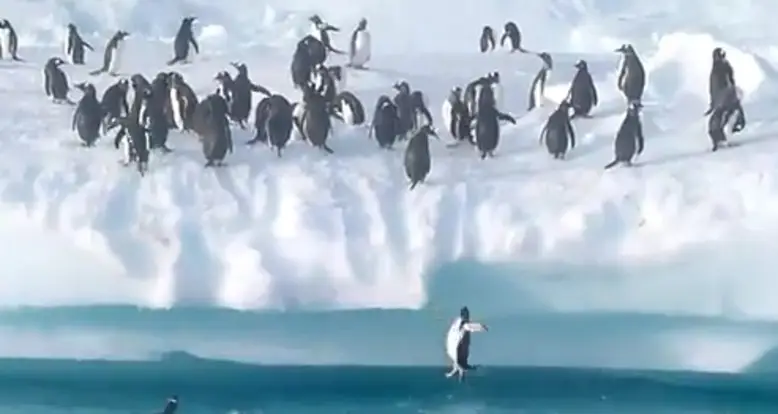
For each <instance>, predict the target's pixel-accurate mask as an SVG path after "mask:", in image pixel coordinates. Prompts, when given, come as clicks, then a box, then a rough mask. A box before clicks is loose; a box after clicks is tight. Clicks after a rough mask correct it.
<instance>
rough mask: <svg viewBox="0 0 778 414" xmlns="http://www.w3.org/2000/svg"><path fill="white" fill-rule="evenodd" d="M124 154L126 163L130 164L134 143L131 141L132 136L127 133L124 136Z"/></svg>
mask: <svg viewBox="0 0 778 414" xmlns="http://www.w3.org/2000/svg"><path fill="white" fill-rule="evenodd" d="M122 155H123V156H124V159H123V161H124V163H125V164H129V163H130V161H131V159H130V158H131V157H132V144H131V143H130V136H129V135H125V136H124V138H122Z"/></svg>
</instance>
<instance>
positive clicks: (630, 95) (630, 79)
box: [616, 44, 646, 104]
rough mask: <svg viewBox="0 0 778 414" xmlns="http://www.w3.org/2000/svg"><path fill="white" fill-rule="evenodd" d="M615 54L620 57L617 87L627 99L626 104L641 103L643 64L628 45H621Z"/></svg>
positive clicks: (644, 77)
mask: <svg viewBox="0 0 778 414" xmlns="http://www.w3.org/2000/svg"><path fill="white" fill-rule="evenodd" d="M616 52H619V53H621V55H622V59H621V65H620V66H621V68H620V69H619V78H618V83H617V86H618V88H619V90H620V91H621V92H622V93H623V94H624V97H625V98H626V99H627V104H629V103H632V102H641V100H642V98H643V89H644V88H645V86H646V71H645V69H643V63H641V61H640V58H639V57H638V54H637V52H635V48H633V47H632V45H630V44H623V45H621V47H620V48H618V49H616Z"/></svg>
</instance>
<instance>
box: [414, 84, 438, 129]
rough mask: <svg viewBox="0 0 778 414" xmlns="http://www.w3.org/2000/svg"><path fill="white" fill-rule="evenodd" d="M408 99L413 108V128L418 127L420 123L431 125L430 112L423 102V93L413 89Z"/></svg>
mask: <svg viewBox="0 0 778 414" xmlns="http://www.w3.org/2000/svg"><path fill="white" fill-rule="evenodd" d="M410 101H411V107H412V108H413V129H419V128H420V127H421V126H422V125H429V126H432V123H433V122H432V114H430V111H429V109H427V105H426V104H425V103H424V101H425V98H424V94H423V93H422V92H421V91H413V92H411V99H410Z"/></svg>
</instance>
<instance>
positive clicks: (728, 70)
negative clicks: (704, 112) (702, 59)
mask: <svg viewBox="0 0 778 414" xmlns="http://www.w3.org/2000/svg"><path fill="white" fill-rule="evenodd" d="M730 86H735V71H734V70H733V69H732V65H730V64H729V61H728V60H727V54H726V52H724V49H722V48H720V47H717V48H715V49H713V64H712V65H711V68H710V77H709V79H708V91H709V93H710V101H709V104H708V113H710V111H712V110H713V106H714V100H715V98H716V97H717V96H718V94H719V93H721V92H722V91H724V90H725V89H727V88H728V87H730Z"/></svg>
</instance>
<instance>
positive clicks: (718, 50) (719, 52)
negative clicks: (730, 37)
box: [713, 47, 727, 61]
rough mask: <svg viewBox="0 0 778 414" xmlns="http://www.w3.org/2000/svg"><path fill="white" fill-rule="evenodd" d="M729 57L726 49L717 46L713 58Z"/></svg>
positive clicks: (722, 58)
mask: <svg viewBox="0 0 778 414" xmlns="http://www.w3.org/2000/svg"><path fill="white" fill-rule="evenodd" d="M726 57H727V53H726V52H724V49H722V48H720V47H717V48H715V49H713V60H714V61H716V60H724V59H725V58H726Z"/></svg>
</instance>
